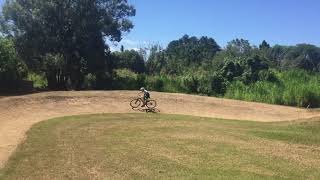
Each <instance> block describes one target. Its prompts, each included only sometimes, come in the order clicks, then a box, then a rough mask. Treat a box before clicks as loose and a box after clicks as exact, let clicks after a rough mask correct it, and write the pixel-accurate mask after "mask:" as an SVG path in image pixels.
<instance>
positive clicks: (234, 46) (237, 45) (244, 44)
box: [226, 39, 252, 57]
mask: <svg viewBox="0 0 320 180" xmlns="http://www.w3.org/2000/svg"><path fill="white" fill-rule="evenodd" d="M251 50H252V47H251V45H250V43H249V41H248V40H244V39H235V40H232V41H230V42H228V45H227V48H226V51H227V54H228V55H229V56H232V57H242V56H245V57H247V56H249V55H250V52H251Z"/></svg>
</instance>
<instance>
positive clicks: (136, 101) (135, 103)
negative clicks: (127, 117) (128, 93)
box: [130, 99, 141, 108]
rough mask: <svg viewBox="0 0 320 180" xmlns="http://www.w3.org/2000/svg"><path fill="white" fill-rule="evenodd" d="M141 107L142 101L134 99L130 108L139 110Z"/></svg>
mask: <svg viewBox="0 0 320 180" xmlns="http://www.w3.org/2000/svg"><path fill="white" fill-rule="evenodd" d="M140 105H141V101H140V99H134V100H132V101H131V102H130V106H131V107H132V108H137V107H139V106H140Z"/></svg>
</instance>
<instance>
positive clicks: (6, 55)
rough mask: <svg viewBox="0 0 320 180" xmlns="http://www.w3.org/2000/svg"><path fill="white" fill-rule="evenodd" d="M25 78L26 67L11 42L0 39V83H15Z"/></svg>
mask: <svg viewBox="0 0 320 180" xmlns="http://www.w3.org/2000/svg"><path fill="white" fill-rule="evenodd" d="M26 76H27V67H26V65H25V63H24V62H23V61H22V60H21V59H20V58H19V56H18V53H17V51H16V50H15V47H14V44H13V41H12V40H11V39H8V38H3V37H0V81H17V80H22V79H23V78H25V77H26Z"/></svg>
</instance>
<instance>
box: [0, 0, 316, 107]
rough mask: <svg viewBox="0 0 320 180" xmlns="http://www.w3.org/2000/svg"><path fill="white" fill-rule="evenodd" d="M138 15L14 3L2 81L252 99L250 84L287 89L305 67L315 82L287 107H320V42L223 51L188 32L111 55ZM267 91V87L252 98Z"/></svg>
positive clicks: (98, 1)
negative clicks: (146, 47) (112, 45)
mask: <svg viewBox="0 0 320 180" xmlns="http://www.w3.org/2000/svg"><path fill="white" fill-rule="evenodd" d="M135 13H136V10H135V8H134V7H133V6H132V5H130V4H129V3H128V1H127V0H90V1H89V0H78V1H71V0H55V1H43V0H33V1H23V0H7V1H6V2H5V4H4V6H3V9H2V12H1V15H0V82H3V81H5V82H14V81H17V80H22V79H29V80H32V81H34V82H35V85H36V87H38V88H42V89H48V90H71V89H72V90H81V89H132V88H137V87H139V86H146V87H150V88H151V89H152V90H158V91H172V92H186V93H196V94H204V95H210V96H223V97H224V96H226V95H227V96H228V97H235V98H237V97H238V98H244V99H246V98H247V97H249V96H247V95H246V94H245V93H244V92H245V90H244V89H245V88H244V87H256V85H257V84H259V83H261V82H263V83H267V84H268V85H270V86H271V85H272V86H274V87H278V89H283V88H284V87H286V89H288V88H287V85H286V84H288V82H286V83H284V82H282V81H293V80H292V79H290V77H289V78H283V76H286V75H285V74H286V73H284V74H282V75H281V73H282V72H286V71H291V70H292V69H298V70H299V69H300V70H302V74H305V75H304V76H303V77H306V79H305V82H310V85H308V86H306V88H305V89H301V91H300V92H299V93H300V94H299V93H296V95H295V96H294V97H292V98H291V99H293V100H290V101H292V102H293V103H287V104H290V105H299V104H303V106H305V105H306V104H309V105H310V104H312V106H318V105H320V90H319V89H318V88H317V87H320V82H319V81H318V79H317V78H312V77H318V76H319V73H320V47H317V46H315V45H311V44H297V45H293V46H282V45H274V46H270V45H269V44H268V43H267V41H265V40H264V41H263V42H261V44H260V45H259V46H253V45H251V44H250V43H249V41H248V40H245V39H234V40H232V41H230V42H228V44H227V46H226V47H224V48H221V47H220V46H219V45H218V44H217V43H216V41H215V40H214V39H213V38H211V37H207V36H202V37H194V36H188V35H184V36H182V37H181V38H180V39H177V40H173V41H171V42H170V43H169V44H168V46H167V47H165V48H163V47H161V46H159V45H157V44H155V45H153V46H152V47H151V48H150V51H149V52H148V53H147V52H146V51H145V50H143V49H140V50H139V51H135V50H125V49H124V48H123V47H122V48H121V51H118V52H111V51H110V49H109V46H108V44H106V39H109V40H110V41H117V42H119V41H121V39H122V36H123V34H124V33H126V32H130V30H131V29H132V28H133V27H134V25H133V23H132V22H131V21H130V17H132V16H134V15H135ZM297 73H298V74H301V73H300V71H297ZM289 74H290V73H289ZM291 74H292V73H291ZM132 78H133V79H132ZM284 79H285V80H284ZM310 79H312V80H310ZM296 80H297V82H299V83H289V84H290V86H292V89H294V86H301V87H302V86H304V85H303V84H302V83H303V82H304V81H301V79H296ZM309 80H310V81H309ZM311 84H312V85H311ZM268 85H265V84H264V86H259V87H268ZM1 86H4V84H1ZM0 89H1V87H0ZM236 89H243V90H244V91H242V92H240V91H236ZM231 90H232V92H231ZM246 91H248V90H246ZM236 93H237V94H238V95H236ZM239 93H242V94H243V96H240V95H239ZM252 93H253V92H252ZM261 93H266V94H267V93H268V92H263V91H261V92H260V94H259V95H257V97H255V98H251V99H253V100H254V99H257V98H259V97H261V96H262V95H263V94H261ZM278 93H279V92H278ZM301 93H302V94H301ZM285 98H287V95H283V97H278V99H277V100H274V101H275V102H278V103H280V102H285V101H284V99H285ZM247 99H248V98H247ZM265 99H267V98H265ZM287 99H288V98H287ZM314 99H316V100H315V101H314ZM263 101H266V100H263ZM302 101H303V103H302ZM318 101H319V102H318ZM301 106H302V105H301Z"/></svg>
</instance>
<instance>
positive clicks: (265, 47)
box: [259, 40, 270, 50]
mask: <svg viewBox="0 0 320 180" xmlns="http://www.w3.org/2000/svg"><path fill="white" fill-rule="evenodd" d="M259 49H260V50H261V49H270V45H269V44H268V43H267V41H265V40H263V41H262V43H261V44H260V45H259Z"/></svg>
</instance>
